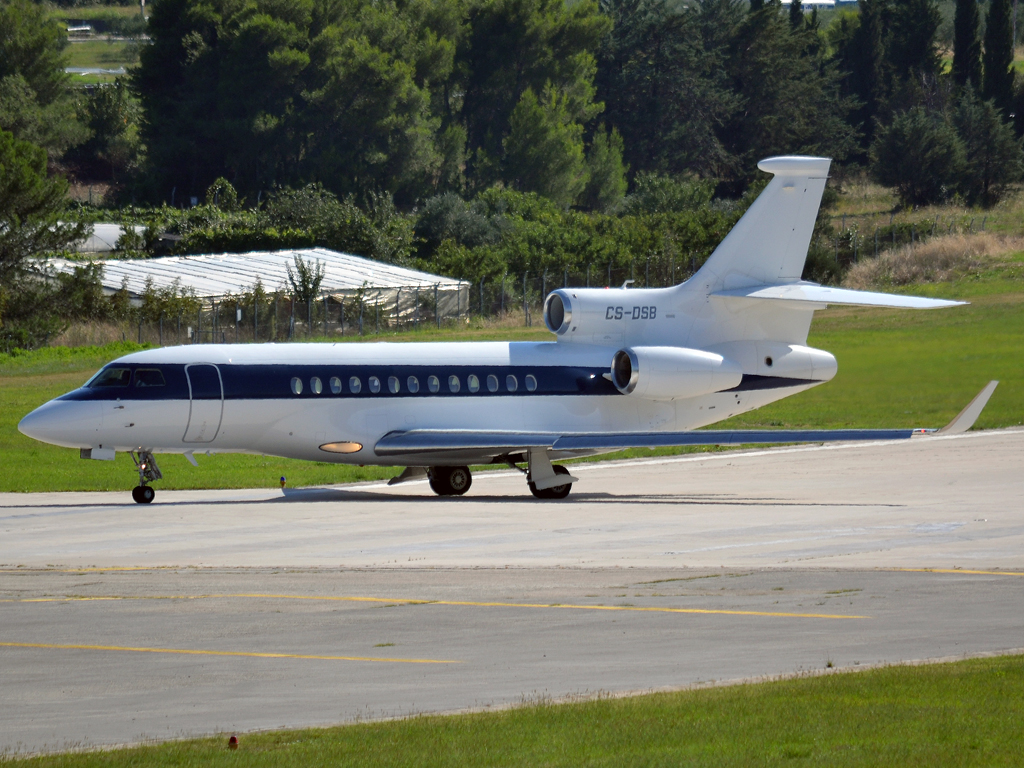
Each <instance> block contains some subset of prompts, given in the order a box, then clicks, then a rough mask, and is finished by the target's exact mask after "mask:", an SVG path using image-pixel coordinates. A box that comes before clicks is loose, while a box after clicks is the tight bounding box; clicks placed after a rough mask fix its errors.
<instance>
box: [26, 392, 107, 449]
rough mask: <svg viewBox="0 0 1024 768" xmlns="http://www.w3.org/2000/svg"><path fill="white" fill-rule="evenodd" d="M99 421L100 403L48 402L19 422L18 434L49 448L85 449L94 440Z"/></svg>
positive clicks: (100, 414) (101, 416)
mask: <svg viewBox="0 0 1024 768" xmlns="http://www.w3.org/2000/svg"><path fill="white" fill-rule="evenodd" d="M102 421H103V411H102V410H101V405H100V404H99V403H95V402H81V401H74V400H51V401H50V402H48V403H46V404H45V405H41V406H39V407H38V408H36V409H35V410H34V411H32V413H30V414H29V415H28V416H26V417H25V418H23V419H22V420H21V421H20V422H19V423H18V431H19V432H21V434H23V435H25V436H27V437H31V438H32V439H33V440H39V441H40V442H43V443H50V444H51V445H61V446H64V447H66V448H88V447H90V446H91V445H92V444H93V442H94V441H95V437H96V435H97V433H98V432H99V431H100V427H101V426H102Z"/></svg>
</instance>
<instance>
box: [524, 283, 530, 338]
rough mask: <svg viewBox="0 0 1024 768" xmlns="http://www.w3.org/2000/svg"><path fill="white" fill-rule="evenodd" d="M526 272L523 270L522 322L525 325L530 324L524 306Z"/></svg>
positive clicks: (528, 315)
mask: <svg viewBox="0 0 1024 768" xmlns="http://www.w3.org/2000/svg"><path fill="white" fill-rule="evenodd" d="M526 275H527V272H526V270H523V322H524V323H526V325H529V324H530V312H529V310H528V309H527V306H526Z"/></svg>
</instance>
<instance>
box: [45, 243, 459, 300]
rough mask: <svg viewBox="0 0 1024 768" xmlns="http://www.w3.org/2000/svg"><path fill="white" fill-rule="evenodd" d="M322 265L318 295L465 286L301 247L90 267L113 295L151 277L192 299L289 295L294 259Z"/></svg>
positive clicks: (62, 262)
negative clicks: (188, 292)
mask: <svg viewBox="0 0 1024 768" xmlns="http://www.w3.org/2000/svg"><path fill="white" fill-rule="evenodd" d="M296 256H298V257H299V258H301V259H302V260H303V261H305V262H307V263H310V264H316V262H317V261H319V262H320V263H321V264H323V266H324V280H323V283H322V284H321V286H320V290H321V292H322V293H327V294H331V293H347V292H354V291H357V290H359V289H360V288H362V287H363V286H365V287H366V288H368V289H382V288H383V289H396V288H430V289H433V288H434V286H438V288H440V289H441V290H442V291H452V290H459V289H460V288H461V287H463V286H468V283H464V282H462V281H461V280H455V279H453V278H450V277H441V276H440V275H432V274H430V273H428V272H420V271H418V270H415V269H407V268H405V267H399V266H396V265H394V264H385V263H384V262H380V261H373V260H372V259H364V258H362V257H360V256H353V255H351V254H348V253H338V252H337V251H330V250H327V249H326V248H301V249H297V250H287V251H254V252H252V253H222V254H208V255H201V256H165V257H161V258H152V259H106V260H97V261H94V262H93V263H95V264H102V265H103V288H104V290H106V291H111V292H112V291H116V290H118V289H119V288H120V287H121V284H122V281H123V280H124V279H125V278H127V280H128V284H127V285H128V292H129V293H130V294H132V295H133V296H139V295H141V294H142V292H143V290H145V287H146V280H147V279H148V278H152V280H153V287H154V288H169V287H171V286H172V285H174V283H175V281H177V282H178V285H180V286H181V287H182V288H188V287H191V288H192V289H193V290H194V291H195V293H196V296H200V297H218V296H224V295H226V294H229V293H231V294H238V293H243V292H246V291H250V290H252V287H253V285H255V283H256V280H257V278H258V279H259V280H260V282H261V283H262V285H263V288H264V290H266V291H268V292H272V291H278V290H280V291H284V292H286V293H287V292H289V291H290V283H289V282H288V267H289V266H290V267H291V268H292V272H294V271H295V257H296ZM50 263H51V264H52V266H53V267H54V268H55V269H56V270H57V271H58V272H63V273H66V274H70V273H71V272H73V271H74V269H75V267H78V266H81V265H82V262H81V261H72V260H68V259H53V260H52V261H51V262H50Z"/></svg>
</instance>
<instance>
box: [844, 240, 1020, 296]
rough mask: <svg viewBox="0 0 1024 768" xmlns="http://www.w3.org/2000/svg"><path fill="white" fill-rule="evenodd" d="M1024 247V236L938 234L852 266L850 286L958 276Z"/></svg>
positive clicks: (889, 284)
mask: <svg viewBox="0 0 1024 768" xmlns="http://www.w3.org/2000/svg"><path fill="white" fill-rule="evenodd" d="M1021 250H1024V237H1019V236H1014V237H1009V236H1004V235H996V234H993V233H991V232H978V233H975V234H970V235H964V234H960V235H948V236H946V237H937V238H935V239H934V240H929V241H928V242H926V243H923V244H919V245H913V246H904V247H902V248H898V249H896V250H895V251H886V252H883V253H882V254H881V255H880V256H879V257H878V258H877V259H870V260H867V261H862V262H860V263H859V264H855V265H854V266H853V267H851V269H850V271H849V272H848V273H847V275H846V279H845V280H844V281H843V285H844V286H846V287H848V288H862V289H867V288H877V287H885V286H893V285H910V284H912V283H938V282H946V281H951V280H956V279H958V278H961V277H963V276H965V275H968V274H972V273H976V272H979V271H981V270H982V269H984V268H986V267H988V266H991V265H992V264H993V263H995V262H998V261H1001V260H1002V259H1003V257H1005V256H1007V255H1009V254H1011V253H1015V252H1018V251H1021Z"/></svg>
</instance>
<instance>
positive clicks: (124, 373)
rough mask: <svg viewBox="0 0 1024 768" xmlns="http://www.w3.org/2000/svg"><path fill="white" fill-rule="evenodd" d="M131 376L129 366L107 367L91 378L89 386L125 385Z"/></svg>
mask: <svg viewBox="0 0 1024 768" xmlns="http://www.w3.org/2000/svg"><path fill="white" fill-rule="evenodd" d="M131 378H132V369H131V368H107V369H106V370H105V371H101V372H100V374H99V375H98V376H97V377H96V378H95V379H93V380H92V384H90V385H89V386H90V387H127V386H128V382H129V381H130V380H131Z"/></svg>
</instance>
